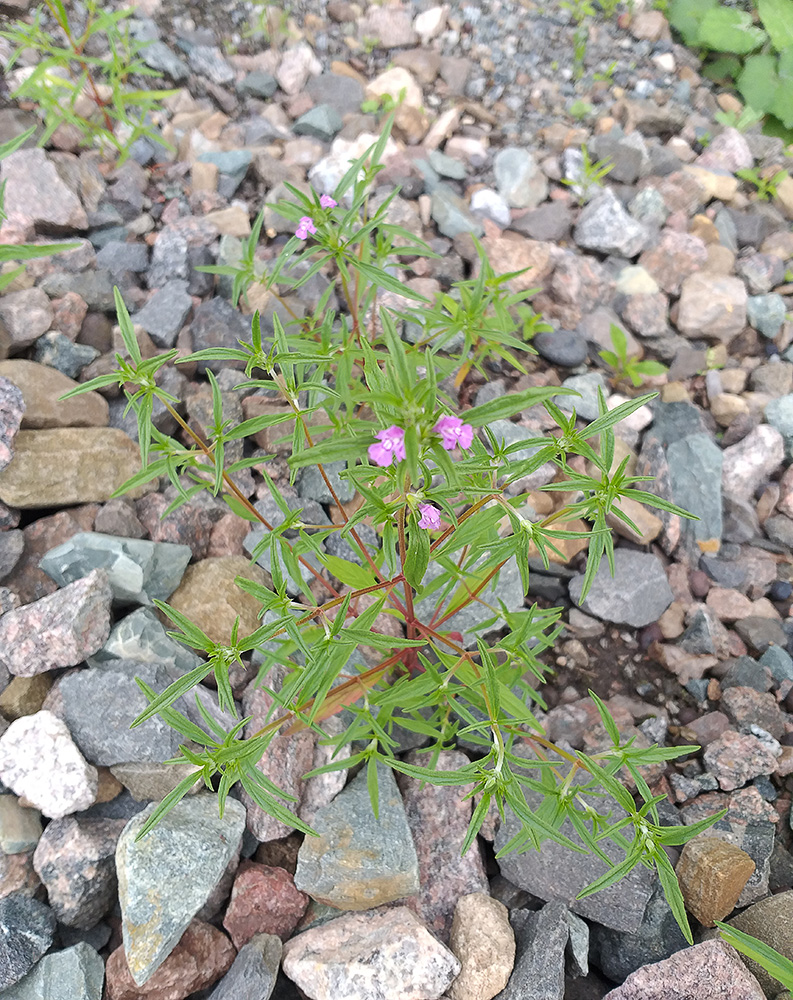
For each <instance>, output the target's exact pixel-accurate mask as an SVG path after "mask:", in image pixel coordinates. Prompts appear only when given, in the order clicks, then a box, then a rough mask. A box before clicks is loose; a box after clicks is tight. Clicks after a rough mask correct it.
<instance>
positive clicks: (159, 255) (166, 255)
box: [146, 225, 190, 288]
mask: <svg viewBox="0 0 793 1000" xmlns="http://www.w3.org/2000/svg"><path fill="white" fill-rule="evenodd" d="M188 255H189V245H188V242H187V236H186V234H185V233H184V231H183V230H181V229H179V228H177V227H176V226H175V225H169V226H163V228H162V229H161V230H160V232H159V233H158V234H157V239H156V240H155V242H154V247H153V249H152V254H151V265H150V267H149V270H148V274H147V275H146V283H147V284H148V286H149V288H163V287H164V286H165V285H167V284H168V282H169V281H187V279H188V277H189V276H190V262H189V256H188Z"/></svg>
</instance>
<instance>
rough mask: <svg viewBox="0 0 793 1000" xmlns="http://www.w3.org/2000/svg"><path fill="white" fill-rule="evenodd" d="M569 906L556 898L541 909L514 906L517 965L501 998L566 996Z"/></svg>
mask: <svg viewBox="0 0 793 1000" xmlns="http://www.w3.org/2000/svg"><path fill="white" fill-rule="evenodd" d="M567 916H568V910H567V907H566V906H565V905H564V903H562V902H559V901H558V900H554V901H553V902H551V903H546V905H545V906H543V908H542V909H541V910H539V911H538V912H536V913H532V912H531V911H529V910H513V912H512V914H511V918H510V919H511V923H512V925H513V927H514V929H515V948H516V955H515V968H514V969H513V970H512V975H511V976H510V977H509V982H508V983H507V985H506V987H505V989H504V990H502V992H501V993H499V995H498V996H499V1000H563V997H564V953H565V948H566V947H567V942H568V938H569V935H570V926H569V924H568V922H567Z"/></svg>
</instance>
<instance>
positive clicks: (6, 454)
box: [0, 376, 25, 471]
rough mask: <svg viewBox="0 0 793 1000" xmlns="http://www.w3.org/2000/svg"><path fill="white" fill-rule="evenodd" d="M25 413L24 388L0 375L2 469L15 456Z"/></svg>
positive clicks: (0, 448) (0, 456)
mask: <svg viewBox="0 0 793 1000" xmlns="http://www.w3.org/2000/svg"><path fill="white" fill-rule="evenodd" d="M24 415H25V400H24V398H23V396H22V390H21V389H20V388H19V386H18V385H16V383H14V382H12V381H11V379H8V378H5V376H0V471H2V470H3V469H4V468H5V467H6V466H7V465H8V463H9V462H10V461H11V459H12V458H13V457H14V449H13V443H14V438H15V437H16V434H17V431H18V430H19V428H20V427H21V426H22V417H23V416H24Z"/></svg>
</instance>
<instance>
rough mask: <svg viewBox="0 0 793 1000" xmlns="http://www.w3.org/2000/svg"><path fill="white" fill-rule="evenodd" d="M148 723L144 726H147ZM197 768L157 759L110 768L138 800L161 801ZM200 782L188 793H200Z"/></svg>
mask: <svg viewBox="0 0 793 1000" xmlns="http://www.w3.org/2000/svg"><path fill="white" fill-rule="evenodd" d="M146 725H147V724H146V723H144V724H143V726H142V727H140V728H143V729H145V728H146ZM195 770H196V767H195V765H193V764H160V763H157V762H156V761H150V762H147V761H143V762H140V763H134V764H130V763H125V764H114V765H113V766H112V767H111V768H110V773H111V774H112V775H113V777H114V778H115V779H116V780H117V781H120V782H121V784H122V785H123V786H124V787H125V788H126V789H127V790H128V791H129V794H130V795H131V796H132V798H133V799H135V800H136V801H137V802H159V801H160V800H161V799H164V798H165V796H166V795H168V793H169V792H172V791H173V790H174V788H176V786H177V785H178V784H179V783H180V782H181V781H183V780H184V779H185V778H186V777H187V776H188V775H189V774H192V773H193V772H194V771H195ZM200 790H201V785H200V783H197V784H195V785H194V786H193V788H192V789H191V790H190V792H189V793H188V794H198V792H199V791H200Z"/></svg>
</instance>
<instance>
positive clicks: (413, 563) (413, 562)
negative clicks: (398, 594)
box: [404, 514, 430, 589]
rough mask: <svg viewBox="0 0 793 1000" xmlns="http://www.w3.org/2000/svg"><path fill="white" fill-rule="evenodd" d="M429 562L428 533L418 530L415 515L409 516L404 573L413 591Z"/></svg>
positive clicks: (418, 585)
mask: <svg viewBox="0 0 793 1000" xmlns="http://www.w3.org/2000/svg"><path fill="white" fill-rule="evenodd" d="M429 561H430V537H429V532H428V531H427V530H425V529H424V528H419V526H418V517H417V515H416V514H411V517H410V535H409V538H408V551H407V557H406V558H405V565H404V573H405V579H406V580H407V582H408V583H409V584H410V586H411V587H413V588H414V589H415V588H418V587H420V586H421V581H422V580H423V579H424V574H425V573H426V572H427V566H428V564H429Z"/></svg>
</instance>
